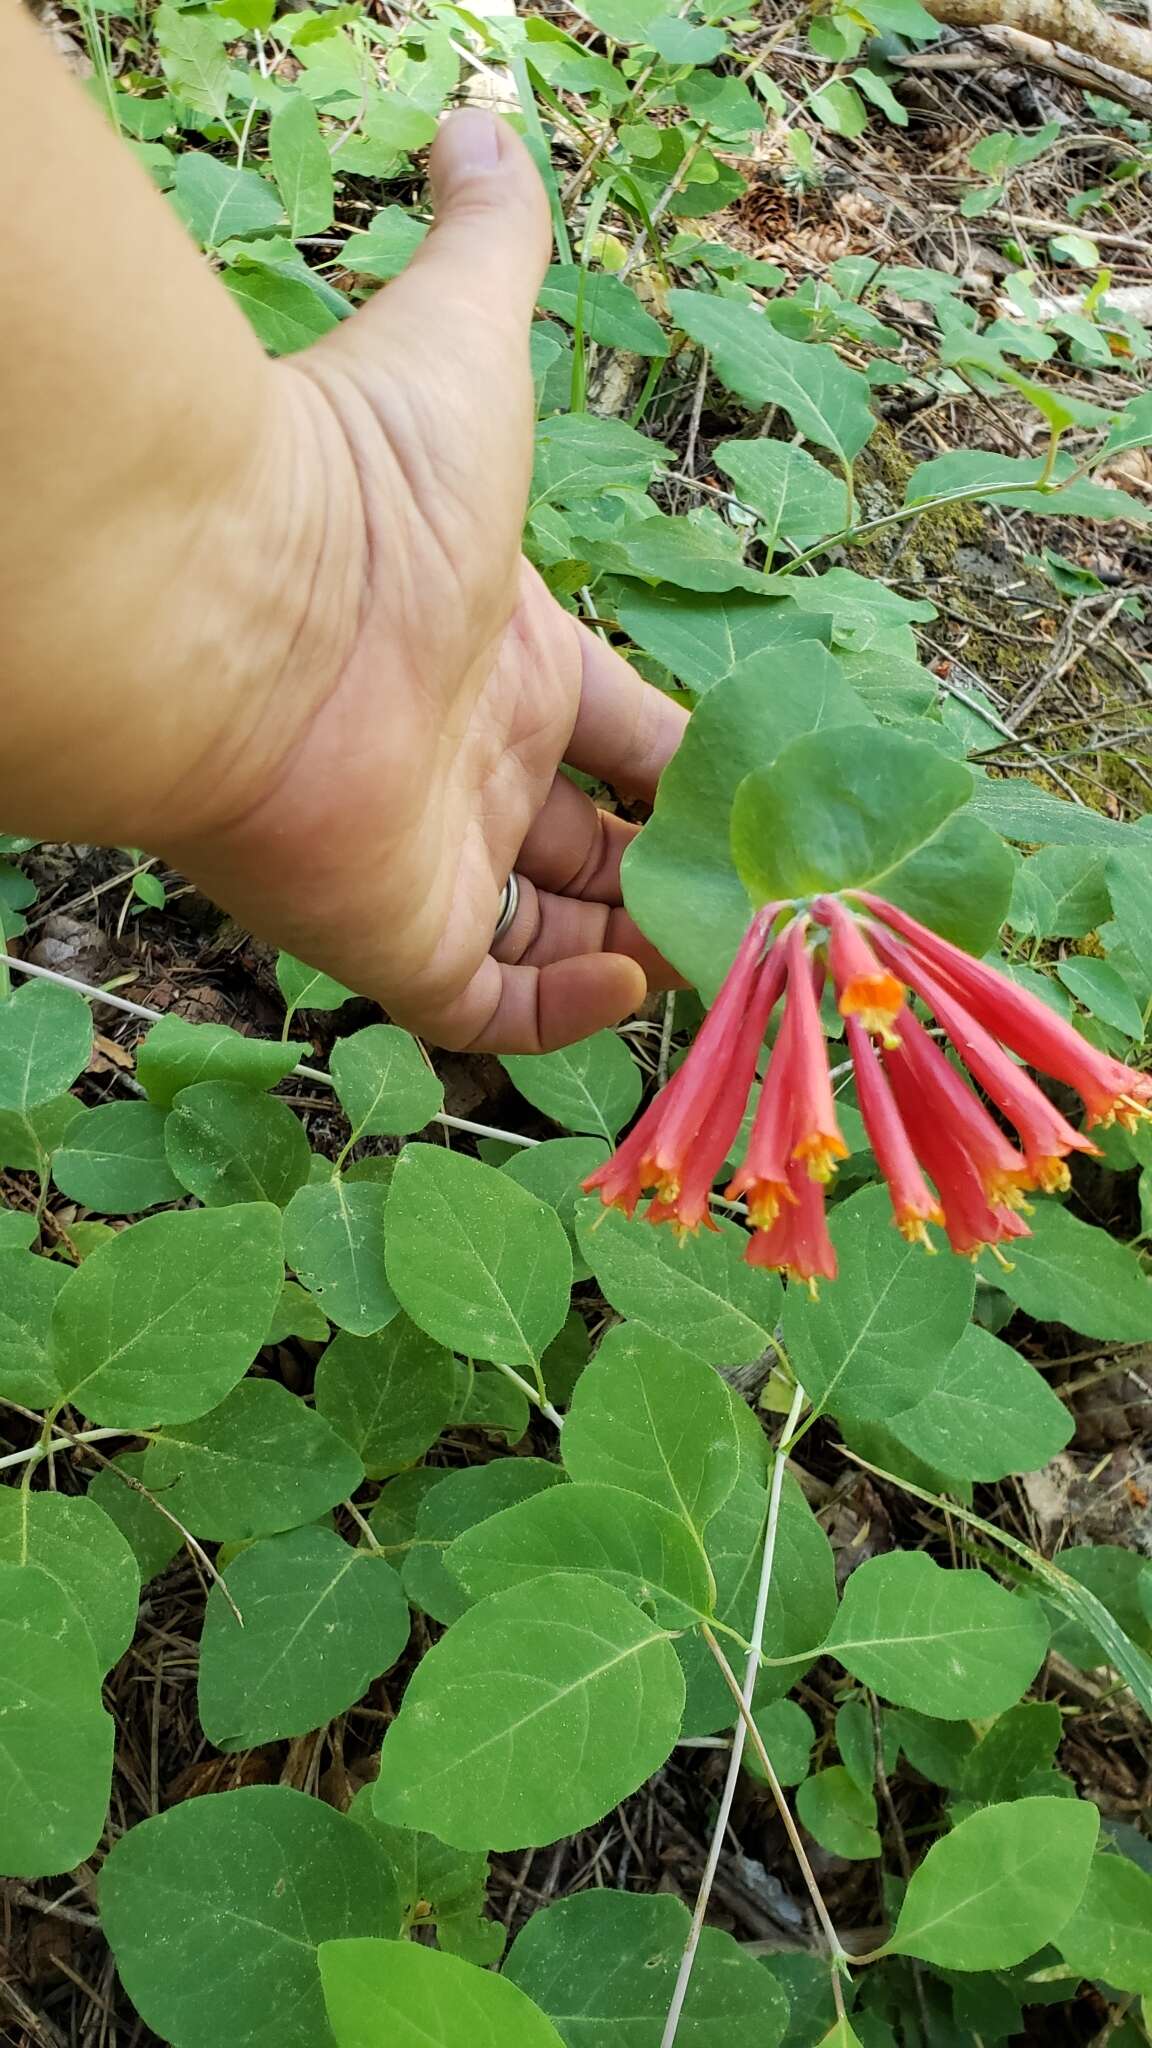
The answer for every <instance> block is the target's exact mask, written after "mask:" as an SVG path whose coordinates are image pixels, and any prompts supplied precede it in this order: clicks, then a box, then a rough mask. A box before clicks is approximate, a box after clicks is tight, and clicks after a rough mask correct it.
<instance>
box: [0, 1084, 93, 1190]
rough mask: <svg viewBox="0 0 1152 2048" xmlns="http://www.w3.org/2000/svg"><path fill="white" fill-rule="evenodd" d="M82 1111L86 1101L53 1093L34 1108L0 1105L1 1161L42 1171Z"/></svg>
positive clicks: (29, 1169) (19, 1167)
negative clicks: (26, 1108) (25, 1108)
mask: <svg viewBox="0 0 1152 2048" xmlns="http://www.w3.org/2000/svg"><path fill="white" fill-rule="evenodd" d="M83 1115H84V1104H83V1103H82V1102H77V1100H76V1097H75V1096H74V1095H53V1096H52V1098H51V1100H50V1101H48V1102H42V1103H39V1104H38V1105H37V1107H36V1108H35V1109H28V1110H16V1109H0V1164H3V1165H4V1166H14V1167H16V1168H17V1170H18V1171H19V1172H21V1173H39V1172H41V1171H42V1169H43V1168H44V1167H45V1166H46V1165H47V1162H48V1160H49V1159H50V1158H51V1156H52V1154H53V1152H55V1151H58V1149H59V1147H60V1146H61V1145H62V1144H63V1143H64V1139H65V1137H66V1136H67V1134H68V1132H69V1130H70V1129H71V1127H72V1125H73V1124H74V1123H75V1122H76V1120H77V1118H78V1117H82V1116H83Z"/></svg>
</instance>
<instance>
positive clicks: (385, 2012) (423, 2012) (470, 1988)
mask: <svg viewBox="0 0 1152 2048" xmlns="http://www.w3.org/2000/svg"><path fill="white" fill-rule="evenodd" d="M320 1977H321V1982H322V1983H323V1986H324V1998H325V2002H326V2004H327V2007H328V2018H329V2020H330V2021H331V2023H332V2031H333V2033H334V2034H335V2036H336V2041H337V2044H338V2048H559V2044H560V2036H559V2034H557V2032H556V2029H555V2028H554V2027H553V2026H551V2025H550V2023H549V2022H548V2020H546V2019H545V2017H544V2015H543V2013H542V2012H540V2011H539V2010H538V2009H537V2008H536V2006H534V2005H533V2004H532V2001H531V1999H529V1998H526V1997H525V1996H524V1993H523V1992H522V1991H518V1990H517V1988H516V1986H515V1984H513V1983H511V1982H509V1980H508V1979H507V1978H506V1977H495V1976H493V1975H492V1973H491V1971H490V1970H481V1969H477V1967H476V1965H475V1964H474V1963H466V1962H462V1961H461V1959H460V1957H459V1956H451V1955H443V1954H440V1953H438V1952H437V1951H436V1950H435V1949H430V1948H422V1947H420V1946H419V1945H418V1944H417V1943H415V1942H411V1941H329V1942H325V1944H324V1947H323V1948H322V1949H321V1951H320Z"/></svg>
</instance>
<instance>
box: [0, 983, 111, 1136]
mask: <svg viewBox="0 0 1152 2048" xmlns="http://www.w3.org/2000/svg"><path fill="white" fill-rule="evenodd" d="M91 1051H92V1015H91V1012H90V1010H89V1008H88V1005H87V1003H86V1002H85V1001H84V998H83V996H78V995H77V994H76V993H75V991H74V990H73V989H70V988H59V987H58V986H57V985H56V983H55V982H52V981H32V982H25V983H24V984H23V986H22V987H21V988H17V989H14V990H13V992H12V994H11V995H10V996H7V997H6V998H5V999H4V1001H3V1002H0V1110H5V1109H6V1110H15V1111H16V1112H17V1113H18V1114H21V1115H23V1114H24V1113H25V1112H26V1111H28V1110H30V1109H37V1108H39V1107H40V1106H41V1105H42V1104H43V1103H46V1102H49V1101H51V1099H52V1097H53V1096H54V1095H60V1094H62V1093H63V1092H64V1090H65V1089H67V1088H70V1087H71V1085H72V1083H73V1081H74V1080H75V1079H76V1076H77V1074H79V1073H80V1072H81V1071H82V1070H83V1068H84V1067H86V1066H87V1064H88V1060H89V1057H90V1055H91Z"/></svg>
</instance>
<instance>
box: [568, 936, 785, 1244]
mask: <svg viewBox="0 0 1152 2048" xmlns="http://www.w3.org/2000/svg"><path fill="white" fill-rule="evenodd" d="M777 908H778V906H777V905H774V904H770V905H768V907H767V908H766V909H764V910H762V911H759V912H758V913H757V915H756V916H755V917H754V918H753V919H752V922H751V924H750V925H749V927H748V930H747V931H746V933H745V934H744V937H743V939H742V940H741V943H740V947H739V950H738V951H737V954H736V958H735V960H734V961H733V963H732V966H731V968H730V969H729V972H728V975H727V977H726V979H725V982H724V985H723V987H722V988H721V990H720V994H719V995H718V996H717V998H716V1001H715V1002H714V1004H713V1005H712V1008H711V1010H710V1011H709V1013H708V1015H707V1017H706V1018H705V1020H704V1023H703V1024H702V1026H701V1028H700V1031H699V1033H698V1035H697V1038H696V1041H695V1043H694V1045H693V1047H692V1050H691V1051H690V1053H689V1054H688V1057H687V1058H686V1060H685V1061H684V1064H683V1066H682V1067H680V1068H679V1070H678V1071H677V1072H676V1073H675V1074H674V1075H673V1077H672V1079H671V1081H670V1082H669V1083H668V1085H667V1087H665V1088H662V1089H661V1091H660V1093H659V1094H658V1095H657V1096H656V1097H655V1099H654V1101H652V1102H651V1103H650V1104H649V1106H648V1108H647V1109H646V1110H645V1112H644V1115H643V1116H642V1117H641V1118H640V1120H639V1122H638V1123H637V1124H635V1125H634V1126H633V1128H632V1130H631V1131H629V1133H628V1136H627V1137H626V1138H625V1139H624V1140H623V1141H622V1142H621V1144H619V1145H618V1146H617V1148H616V1150H615V1152H614V1153H613V1154H612V1157H611V1158H610V1159H606V1160H605V1162H604V1164H603V1166H601V1167H598V1168H597V1169H596V1172H595V1173H591V1174H589V1176H588V1178H587V1180H586V1181H585V1182H584V1183H583V1185H584V1189H585V1191H586V1192H587V1193H591V1192H592V1191H593V1190H594V1189H598V1190H599V1193H600V1196H601V1199H602V1201H603V1202H604V1203H605V1205H606V1206H607V1207H610V1208H617V1209H623V1211H624V1213H625V1215H626V1216H631V1215H632V1214H633V1212H634V1211H635V1208H636V1204H637V1202H638V1201H639V1200H640V1198H641V1196H642V1195H643V1194H644V1193H645V1191H646V1190H647V1189H650V1188H654V1189H655V1191H656V1195H657V1215H656V1216H655V1217H654V1219H653V1220H655V1221H660V1220H661V1219H665V1218H666V1219H670V1220H675V1221H677V1222H679V1223H680V1224H681V1225H682V1226H683V1227H685V1228H692V1227H694V1226H693V1225H692V1224H691V1223H690V1222H688V1220H687V1217H688V1215H689V1214H691V1215H693V1216H697V1220H702V1219H701V1218H700V1217H699V1215H698V1212H699V1211H700V1210H701V1208H702V1206H703V1205H705V1204H706V1202H707V1189H708V1188H710V1187H711V1185H712V1177H713V1174H714V1173H716V1172H718V1171H719V1169H720V1167H721V1166H722V1165H723V1163H724V1161H725V1159H726V1158H727V1156H728V1153H729V1151H730V1149H731V1146H732V1143H733V1140H734V1139H735V1137H736V1134H737V1132H738V1131H739V1129H740V1120H741V1118H742V1116H743V1114H744V1106H745V1103H746V1102H747V1099H748V1091H749V1089H750V1087H751V1085H752V1082H753V1080H754V1079H755V1074H756V1055H757V1052H758V1050H759V1046H760V1042H761V1040H762V1038H763V1035H764V1031H765V1029H766V1027H767V1022H768V1017H769V1015H770V1013H771V1009H772V1005H773V1004H774V1003H775V1001H776V998H777V996H778V995H779V993H780V987H781V983H782V980H783V966H782V962H781V960H780V958H779V954H778V952H777V950H776V949H773V950H772V952H770V953H769V954H768V955H767V957H765V953H764V948H765V942H766V940H767V938H768V935H769V933H770V932H771V929H772V922H773V919H774V918H775V915H776V911H777ZM760 1015H762V1017H763V1022H762V1023H761V1025H760V1029H759V1033H758V1034H757V1035H756V1036H755V1038H753V1037H752V1033H751V1024H752V1022H753V1021H754V1018H755V1017H756V1016H760ZM741 1074H743V1075H744V1076H745V1077H746V1078H745V1079H744V1084H743V1092H742V1093H741V1091H740V1085H739V1076H740V1075H741ZM705 1156H707V1157H708V1158H709V1159H711V1158H713V1157H714V1159H715V1165H714V1167H713V1169H712V1172H711V1173H710V1174H709V1177H708V1181H707V1185H706V1187H705V1189H704V1192H703V1194H701V1193H700V1192H699V1186H698V1183H699V1177H700V1171H701V1170H702V1167H701V1166H700V1164H699V1162H701V1161H702V1160H703V1158H704V1157H705ZM694 1164H695V1166H696V1170H695V1171H692V1172H691V1187H690V1189H683V1188H682V1184H683V1183H684V1182H685V1179H686V1176H688V1174H689V1172H690V1170H691V1169H692V1168H693V1165H694ZM682 1192H683V1194H684V1213H682V1211H681V1196H682Z"/></svg>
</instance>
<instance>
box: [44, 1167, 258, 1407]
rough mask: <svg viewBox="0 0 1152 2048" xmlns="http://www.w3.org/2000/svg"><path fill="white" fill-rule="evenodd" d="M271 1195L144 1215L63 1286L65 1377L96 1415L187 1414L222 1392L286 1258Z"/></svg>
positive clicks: (55, 1333) (59, 1329)
mask: <svg viewBox="0 0 1152 2048" xmlns="http://www.w3.org/2000/svg"><path fill="white" fill-rule="evenodd" d="M280 1229H281V1226H280V1213H279V1211H278V1210H277V1209H273V1208H272V1207H270V1206H269V1205H268V1204H267V1203H262V1202H246V1203H243V1204H241V1205H240V1206H238V1207H236V1208H234V1209H197V1210H189V1209H182V1210H171V1211H168V1212H166V1213H165V1214H164V1215H161V1216H146V1217H145V1218H144V1220H143V1222H142V1223H134V1224H132V1226H131V1228H130V1229H128V1230H122V1231H120V1232H119V1233H118V1234H117V1236H115V1237H113V1238H110V1239H109V1240H108V1242H107V1243H106V1244H103V1245H101V1246H100V1247H99V1248H98V1249H97V1250H96V1251H94V1252H93V1253H92V1254H91V1255H90V1257H88V1258H86V1259H85V1261H84V1263H83V1265H82V1266H79V1267H77V1269H76V1271H75V1272H74V1273H71V1274H70V1275H69V1277H68V1280H67V1283H66V1285H65V1286H64V1287H62V1288H61V1290H60V1297H59V1299H58V1301H57V1303H56V1308H55V1311H54V1314H53V1318H52V1341H53V1353H54V1358H55V1362H56V1369H57V1372H58V1374H59V1377H60V1384H61V1388H62V1390H63V1392H64V1393H65V1394H66V1395H67V1397H68V1399H69V1400H70V1401H72V1402H74V1403H75V1405H76V1406H77V1407H78V1408H80V1409H81V1410H82V1411H83V1413H84V1414H85V1415H88V1416H90V1417H91V1418H92V1421H93V1422H102V1423H108V1424H110V1425H112V1426H113V1427H115V1428H117V1429H131V1428H151V1427H152V1426H153V1425H154V1424H156V1423H158V1422H187V1421H189V1420H190V1418H191V1417H192V1416H195V1415H203V1414H204V1413H205V1411H206V1410H207V1409H209V1408H214V1407H216V1405H217V1403H218V1402H220V1401H222V1400H223V1398H224V1396H225V1394H227V1393H228V1392H229V1391H230V1390H231V1388H232V1387H234V1386H235V1384H236V1382H237V1380H239V1379H241V1378H242V1377H243V1375H244V1373H245V1372H246V1371H247V1369H248V1367H249V1366H250V1365H251V1363H252V1360H253V1359H254V1358H255V1356H256V1353H257V1351H258V1350H259V1349H260V1346H261V1344H262V1343H263V1341H264V1332H265V1330H266V1329H267V1328H268V1323H269V1320H270V1318H271V1315H272V1310H273V1307H274V1305H275V1303H276V1301H277V1300H278V1299H279V1295H280V1287H281V1282H282V1280H283V1277H284V1265H283V1258H282V1255H281V1248H280Z"/></svg>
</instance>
